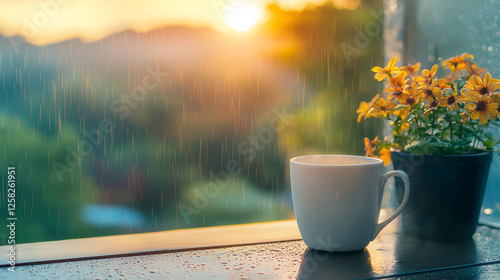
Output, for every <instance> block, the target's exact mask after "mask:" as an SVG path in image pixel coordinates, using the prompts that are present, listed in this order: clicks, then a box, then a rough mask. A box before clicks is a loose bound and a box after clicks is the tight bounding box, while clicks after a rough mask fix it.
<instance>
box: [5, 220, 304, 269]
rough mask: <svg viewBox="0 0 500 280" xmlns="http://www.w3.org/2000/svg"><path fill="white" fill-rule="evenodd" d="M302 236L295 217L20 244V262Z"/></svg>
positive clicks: (132, 253) (18, 260) (273, 240)
mask: <svg viewBox="0 0 500 280" xmlns="http://www.w3.org/2000/svg"><path fill="white" fill-rule="evenodd" d="M299 239H301V236H300V233H299V229H298V227H297V222H296V221H295V220H287V221H279V222H267V223H257V224H243V225H229V226H218V227H206V228H194V229H180V230H170V231H163V232H151V233H139V234H127V235H114V236H105V237H93V238H81V239H70V240H61V241H51V242H38V243H28V244H17V245H16V265H27V264H42V263H52V262H65V261H76V260H87V259H97V258H110V257H118V256H133V255H143V254H155V253H156V254H157V253H166V252H177V251H187V250H196V249H213V248H221V247H231V246H243V245H251V244H260V243H269V242H278V241H290V240H299ZM9 248H10V245H6V246H0V255H2V256H6V255H7V253H8V252H9ZM5 266H9V264H8V263H5V262H3V263H0V267H5Z"/></svg>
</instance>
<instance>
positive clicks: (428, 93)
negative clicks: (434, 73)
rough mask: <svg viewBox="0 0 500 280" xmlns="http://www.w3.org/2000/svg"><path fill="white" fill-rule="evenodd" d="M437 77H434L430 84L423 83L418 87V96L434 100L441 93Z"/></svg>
mask: <svg viewBox="0 0 500 280" xmlns="http://www.w3.org/2000/svg"><path fill="white" fill-rule="evenodd" d="M437 82H438V81H437V79H433V80H432V82H431V83H430V84H427V85H425V84H424V85H423V86H422V87H420V88H419V89H418V93H419V94H418V97H419V98H422V99H427V100H428V101H429V102H432V101H434V100H436V99H437V98H438V96H439V95H440V94H441V91H442V90H441V88H439V87H437Z"/></svg>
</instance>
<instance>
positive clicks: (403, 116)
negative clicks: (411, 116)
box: [392, 107, 410, 121]
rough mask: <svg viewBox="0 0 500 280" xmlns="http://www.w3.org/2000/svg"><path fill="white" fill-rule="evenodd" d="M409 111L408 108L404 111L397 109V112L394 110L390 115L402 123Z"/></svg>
mask: <svg viewBox="0 0 500 280" xmlns="http://www.w3.org/2000/svg"><path fill="white" fill-rule="evenodd" d="M409 110H410V107H407V108H406V109H404V108H399V109H398V110H395V111H394V112H393V113H392V114H393V115H394V116H398V117H401V120H402V121H404V120H405V119H406V116H407V115H408V111H409Z"/></svg>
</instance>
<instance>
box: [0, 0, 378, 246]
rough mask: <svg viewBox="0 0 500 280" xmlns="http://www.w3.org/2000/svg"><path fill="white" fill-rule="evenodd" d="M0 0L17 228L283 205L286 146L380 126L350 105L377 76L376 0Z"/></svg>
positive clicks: (283, 212) (372, 88)
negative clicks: (359, 117)
mask: <svg viewBox="0 0 500 280" xmlns="http://www.w3.org/2000/svg"><path fill="white" fill-rule="evenodd" d="M2 5H3V7H2V9H0V18H2V25H1V26H0V34H1V37H0V90H1V95H0V97H1V98H0V167H1V169H0V170H1V178H2V183H1V194H0V205H2V207H1V209H2V211H1V213H0V217H2V219H3V220H6V219H7V217H8V215H9V213H8V212H7V210H6V209H7V188H8V185H7V182H8V175H7V169H8V167H15V169H16V196H15V200H16V204H15V217H16V218H17V221H16V223H17V224H16V225H17V227H16V234H17V236H16V239H17V240H16V242H17V243H26V242H39V241H51V240H59V239H71V238H83V237H93V236H103V235H114V234H128V233H137V232H151V231H162V230H170V229H178V228H190V227H203V226H216V225H225V224H237V223H250V222H262V221H273V220H283V219H290V218H293V211H292V205H291V194H290V184H289V175H288V172H289V171H288V164H289V163H288V161H289V159H290V158H291V157H293V156H296V155H302V154H315V153H339V154H340V153H341V154H364V150H363V137H365V136H368V137H370V138H373V136H374V135H375V134H376V130H377V129H378V127H381V125H380V124H379V123H378V122H377V121H371V120H368V121H365V122H363V123H361V124H359V125H358V123H357V120H356V119H357V115H356V113H355V111H356V109H357V108H358V105H359V102H361V101H362V100H369V99H371V97H372V96H373V95H374V92H376V91H380V90H381V85H379V84H378V83H377V82H376V81H375V80H373V77H372V73H371V72H370V69H371V67H373V66H375V65H381V64H382V49H381V38H382V25H383V20H382V15H383V7H382V3H381V1H362V2H361V1H360V0H328V1H327V0H325V1H316V0H310V1H308V0H303V1H281V0H280V1H271V0H269V1H266V0H260V1H257V0H256V1H250V0H248V1H246V0H245V1H244V0H214V1H201V0H184V1H176V2H172V1H156V0H147V1H141V3H139V2H135V1H133V2H123V1H106V3H103V2H102V1H85V2H78V3H77V2H74V1H59V0H44V1H11V2H9V3H8V4H7V3H3V4H2ZM7 237H8V236H7V235H6V234H4V231H2V244H7Z"/></svg>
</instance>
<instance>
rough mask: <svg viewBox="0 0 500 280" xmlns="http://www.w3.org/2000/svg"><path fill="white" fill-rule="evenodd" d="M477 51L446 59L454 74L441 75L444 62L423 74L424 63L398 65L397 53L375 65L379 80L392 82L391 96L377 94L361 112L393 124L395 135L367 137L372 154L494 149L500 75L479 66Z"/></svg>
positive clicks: (368, 152) (389, 85)
mask: <svg viewBox="0 0 500 280" xmlns="http://www.w3.org/2000/svg"><path fill="white" fill-rule="evenodd" d="M472 59H473V56H472V55H470V54H468V53H464V54H462V55H460V56H456V57H452V58H450V59H447V60H445V61H444V63H443V66H444V67H445V68H449V69H450V70H451V71H450V72H451V73H449V74H448V75H446V76H444V77H443V78H438V77H436V73H437V71H438V65H437V64H436V65H434V66H432V68H431V69H430V70H429V69H424V70H422V72H421V73H420V74H419V70H420V63H417V64H415V65H408V66H403V67H401V68H399V67H397V66H395V63H396V61H397V58H396V57H394V58H392V59H391V60H390V62H389V64H388V65H387V66H386V67H385V68H381V67H374V68H373V69H372V71H373V72H375V79H377V80H378V81H383V80H385V79H387V81H388V83H387V86H386V87H385V90H384V93H386V94H387V95H386V97H381V96H380V95H378V94H377V95H376V96H375V97H374V98H373V99H372V100H371V101H370V102H361V104H360V106H359V109H358V110H357V111H356V112H357V113H358V114H359V115H358V122H360V121H361V120H362V119H363V118H382V119H384V120H386V121H387V123H388V124H389V126H390V127H391V128H392V134H393V135H392V137H386V139H384V140H379V139H378V137H377V138H375V139H374V140H371V141H370V140H369V139H368V138H365V139H364V141H365V150H366V155H367V156H372V157H374V156H375V152H376V151H377V152H378V157H380V158H381V159H383V160H384V162H385V164H388V163H389V162H390V151H391V149H395V150H399V151H406V152H409V153H412V154H415V155H463V154H471V153H478V152H481V151H488V152H491V151H493V147H494V146H495V145H496V144H499V143H500V142H498V141H497V142H495V140H494V138H493V136H492V135H491V134H490V133H488V132H487V130H486V128H487V127H488V126H489V125H496V126H500V125H499V124H498V120H499V112H498V107H499V103H500V91H498V90H499V88H500V80H498V79H494V78H492V76H491V74H490V73H488V72H487V71H486V69H481V68H479V67H478V66H477V65H476V64H475V63H474V62H473V61H472Z"/></svg>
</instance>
